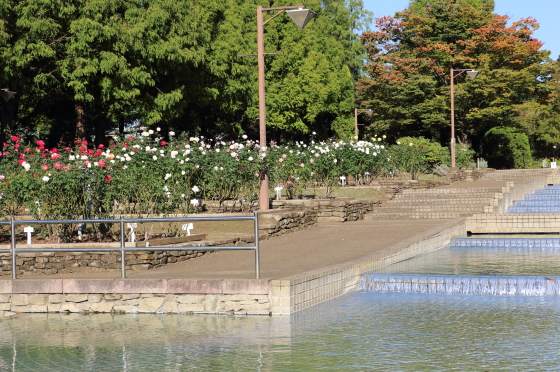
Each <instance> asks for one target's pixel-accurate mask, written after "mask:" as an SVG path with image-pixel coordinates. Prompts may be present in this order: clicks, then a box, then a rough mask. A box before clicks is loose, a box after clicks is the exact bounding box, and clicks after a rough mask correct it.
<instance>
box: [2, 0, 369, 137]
mask: <svg viewBox="0 0 560 372" xmlns="http://www.w3.org/2000/svg"><path fill="white" fill-rule="evenodd" d="M263 5H265V6H270V5H269V4H263ZM306 6H307V7H309V8H310V9H313V10H315V11H316V12H317V16H316V18H315V19H313V20H312V21H311V23H310V24H309V25H308V26H307V27H306V28H305V29H304V30H301V31H300V30H298V29H297V27H296V26H295V25H294V24H293V23H292V22H291V20H290V19H289V17H287V16H286V15H281V16H279V17H277V18H275V19H274V20H272V21H271V22H270V23H268V24H266V27H265V47H266V52H276V51H283V52H284V54H283V55H274V56H267V58H266V80H267V115H268V117H267V119H268V120H267V121H268V125H269V128H270V129H272V130H275V131H276V133H277V135H278V136H285V137H290V136H294V135H302V134H306V133H307V134H308V133H310V132H311V131H317V132H319V133H320V134H321V136H322V137H325V138H326V137H327V136H331V135H332V134H333V133H332V131H331V128H330V126H331V124H332V122H333V121H334V120H335V119H336V118H337V117H339V116H341V115H347V114H348V112H350V110H351V109H352V108H353V107H354V105H353V98H354V97H353V95H354V82H355V80H356V78H357V76H358V74H359V70H360V68H361V61H362V57H363V48H362V46H361V43H360V41H359V36H358V34H357V33H356V31H357V30H359V29H363V28H364V24H365V23H367V22H368V21H369V19H370V17H371V13H370V12H368V11H366V10H364V8H363V3H362V1H361V0H351V1H343V0H334V1H328V2H320V1H318V0H312V1H311V3H307V4H306ZM255 10H256V4H255V3H254V2H252V1H247V0H209V1H204V2H192V1H187V0H150V1H146V2H140V3H138V2H130V1H124V0H116V1H108V0H69V1H64V2H60V1H59V2H52V1H51V2H49V1H41V0H31V1H24V2H21V1H16V0H0V12H1V13H0V14H2V17H1V20H0V58H1V59H2V66H1V67H0V80H2V81H3V84H4V86H7V87H9V88H10V89H12V90H14V91H17V92H18V95H17V98H16V99H15V101H14V102H15V105H16V106H17V110H16V111H15V112H17V115H18V117H17V123H18V124H19V125H20V126H21V127H27V128H29V129H31V132H34V133H37V132H40V133H41V138H45V137H47V142H48V143H49V144H50V145H55V144H57V143H58V141H59V140H60V138H61V137H64V141H65V142H66V143H71V141H72V139H73V138H74V136H76V135H78V136H84V137H83V138H82V139H85V138H86V137H87V138H90V137H89V136H91V135H95V142H96V143H98V144H99V143H106V139H105V136H106V134H107V133H108V132H111V131H115V130H121V131H122V130H124V129H125V128H126V127H129V126H131V125H133V124H134V125H136V124H138V123H140V124H141V125H144V126H154V127H155V126H156V125H160V126H162V127H167V128H171V129H174V130H176V131H177V132H178V133H179V132H190V133H200V134H203V135H206V134H207V133H208V134H212V135H217V134H226V135H230V136H234V137H237V136H238V135H241V134H243V133H248V134H256V128H257V126H256V123H257V121H258V119H257V118H258V116H259V114H258V98H257V68H256V58H255V57H239V56H238V55H239V54H250V53H255V52H256V50H257V47H256V40H255V39H256V17H255ZM272 15H274V13H273V12H266V14H265V17H266V18H268V17H269V16H272ZM78 112H83V114H78ZM79 128H82V129H83V130H84V131H85V132H84V133H82V134H80V133H81V132H80V131H79V130H78V129H79ZM80 130H81V129H80Z"/></svg>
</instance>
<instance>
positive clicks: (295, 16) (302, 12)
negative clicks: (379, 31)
mask: <svg viewBox="0 0 560 372" xmlns="http://www.w3.org/2000/svg"><path fill="white" fill-rule="evenodd" d="M268 11H276V14H274V15H273V16H272V17H270V18H269V19H267V20H266V21H263V13H264V12H268ZM283 12H286V14H288V15H289V16H290V18H292V20H293V21H294V22H295V24H296V25H297V26H298V27H299V29H300V30H301V29H303V28H304V27H305V25H306V24H307V23H308V22H309V21H310V20H311V19H312V18H313V17H314V16H315V14H316V13H315V12H313V11H312V10H309V9H303V5H296V6H280V7H274V8H263V7H262V6H260V5H257V61H258V62H257V63H258V71H259V134H260V136H259V143H260V146H261V147H266V105H265V75H264V56H265V54H281V53H265V52H264V25H266V24H267V23H268V22H269V21H271V20H272V19H273V18H276V17H277V16H279V15H280V14H281V13H283ZM268 193H269V191H268V170H267V169H263V171H262V174H261V184H260V191H259V207H260V209H261V210H268V209H269V200H268V199H269V195H268Z"/></svg>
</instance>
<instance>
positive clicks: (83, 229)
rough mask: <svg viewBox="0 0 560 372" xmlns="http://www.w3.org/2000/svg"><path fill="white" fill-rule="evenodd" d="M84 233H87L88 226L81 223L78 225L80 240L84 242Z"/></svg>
mask: <svg viewBox="0 0 560 372" xmlns="http://www.w3.org/2000/svg"><path fill="white" fill-rule="evenodd" d="M84 231H86V224H85V223H79V224H78V240H80V241H81V240H82V236H83V234H84Z"/></svg>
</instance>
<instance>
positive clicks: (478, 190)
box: [399, 187, 503, 195]
mask: <svg viewBox="0 0 560 372" xmlns="http://www.w3.org/2000/svg"><path fill="white" fill-rule="evenodd" d="M502 191H503V190H502V187H477V188H438V189H405V190H402V191H401V192H400V193H399V194H402V195H408V194H454V195H456V194H459V195H463V194H479V193H497V192H502Z"/></svg>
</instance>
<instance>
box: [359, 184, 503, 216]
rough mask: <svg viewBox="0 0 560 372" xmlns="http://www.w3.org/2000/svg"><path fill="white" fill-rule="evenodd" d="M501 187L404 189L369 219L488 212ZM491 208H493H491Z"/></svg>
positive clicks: (376, 210)
mask: <svg viewBox="0 0 560 372" xmlns="http://www.w3.org/2000/svg"><path fill="white" fill-rule="evenodd" d="M503 189H504V188H502V187H484V188H437V189H424V190H410V189H407V190H403V191H402V192H400V193H399V194H397V195H395V197H394V198H393V199H392V200H387V201H384V202H383V203H382V204H381V206H380V207H379V208H376V209H375V211H374V212H373V213H370V214H367V215H365V217H364V219H366V220H412V219H447V218H459V217H468V216H472V215H473V214H476V213H485V212H488V211H490V210H491V209H492V206H493V205H497V200H498V199H499V198H500V195H501V193H502V192H503V191H504V190H503ZM489 208H490V209H489Z"/></svg>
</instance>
